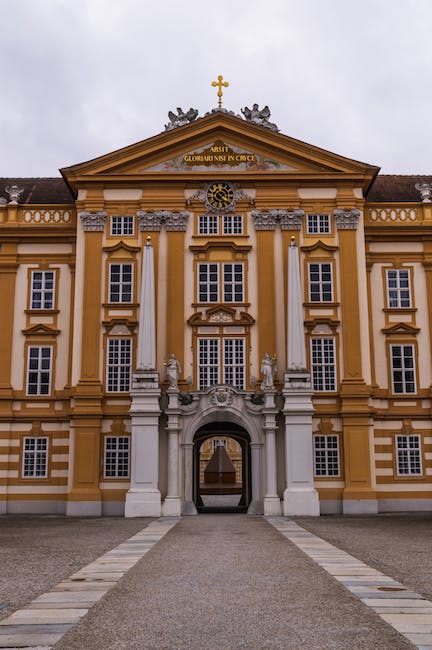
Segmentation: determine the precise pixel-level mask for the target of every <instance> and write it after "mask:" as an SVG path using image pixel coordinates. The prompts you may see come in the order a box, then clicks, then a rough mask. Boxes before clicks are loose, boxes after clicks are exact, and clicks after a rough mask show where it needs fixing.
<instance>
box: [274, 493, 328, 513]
mask: <svg viewBox="0 0 432 650" xmlns="http://www.w3.org/2000/svg"><path fill="white" fill-rule="evenodd" d="M283 514H284V517H291V516H296V517H319V514H320V505H319V497H318V492H317V491H316V490H315V489H314V488H309V489H306V490H299V489H290V488H287V489H286V490H285V492H284V500H283Z"/></svg>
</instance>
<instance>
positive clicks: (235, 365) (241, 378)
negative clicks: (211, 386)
mask: <svg viewBox="0 0 432 650" xmlns="http://www.w3.org/2000/svg"><path fill="white" fill-rule="evenodd" d="M223 344H224V358H223V365H224V367H223V377H224V380H223V381H224V384H228V385H229V386H234V387H235V388H239V389H243V388H244V387H245V341H244V339H224V340H223Z"/></svg>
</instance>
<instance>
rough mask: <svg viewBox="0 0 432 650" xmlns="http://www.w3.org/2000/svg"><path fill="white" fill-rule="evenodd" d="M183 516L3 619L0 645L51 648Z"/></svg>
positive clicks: (166, 520)
mask: <svg viewBox="0 0 432 650" xmlns="http://www.w3.org/2000/svg"><path fill="white" fill-rule="evenodd" d="M179 521H180V519H179V518H175V517H163V518H161V519H158V520H156V521H154V522H152V523H151V524H149V525H148V526H146V528H144V529H143V530H142V531H140V532H139V533H137V534H136V535H133V537H130V538H129V539H128V540H126V541H125V542H123V543H122V544H119V545H118V546H116V547H115V548H113V549H112V550H111V551H108V552H107V553H105V554H104V555H101V557H99V558H98V559H97V560H95V561H94V562H91V563H90V564H88V565H87V566H85V567H83V568H82V569H80V571H78V572H77V573H74V574H73V575H71V576H70V578H68V579H67V580H64V581H63V582H60V583H59V584H58V585H56V586H55V587H53V588H52V589H51V590H50V591H48V592H47V593H45V594H42V595H41V596H38V597H37V598H35V599H34V600H33V601H32V602H31V603H29V605H27V606H26V607H24V608H23V609H19V610H18V611H16V612H14V613H13V614H11V615H10V616H9V617H8V618H5V619H3V620H2V621H0V648H2V649H3V650H5V649H6V650H14V649H16V648H27V649H28V650H49V648H50V647H51V646H53V645H54V644H55V643H56V642H57V641H58V640H59V639H60V638H61V637H62V636H63V635H64V634H65V633H66V632H67V631H68V630H69V629H70V628H71V627H72V626H73V625H75V623H77V622H78V621H79V620H80V619H81V618H82V617H83V616H85V615H86V614H87V612H88V610H89V609H90V607H92V606H93V605H94V604H95V603H97V602H98V600H100V599H101V598H102V596H103V595H104V594H105V593H106V592H107V591H108V590H109V589H111V588H112V587H114V585H115V584H116V582H117V581H118V580H120V578H122V577H123V576H124V574H125V573H126V572H127V571H129V569H130V568H132V567H133V566H134V565H135V564H136V563H137V562H138V560H140V559H141V558H142V557H143V556H144V555H145V554H146V553H147V552H148V551H149V550H150V549H151V548H152V547H153V546H154V545H155V544H157V542H159V541H160V540H161V539H162V537H164V535H166V533H167V532H168V531H169V530H171V528H173V526H175V525H176V524H177V523H178V522H179Z"/></svg>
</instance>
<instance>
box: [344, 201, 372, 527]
mask: <svg viewBox="0 0 432 650" xmlns="http://www.w3.org/2000/svg"><path fill="white" fill-rule="evenodd" d="M334 216H335V222H336V227H337V229H338V236H339V260H340V273H339V275H340V282H341V296H340V302H341V314H342V337H343V360H344V377H343V378H342V382H341V390H340V395H341V412H342V422H343V447H344V459H345V463H344V466H345V489H344V492H343V512H344V514H357V513H366V514H375V513H376V512H377V511H378V502H377V500H376V492H375V490H374V489H373V486H372V473H371V463H370V444H369V418H370V408H369V396H370V387H368V386H367V385H366V383H365V381H364V379H363V372H362V355H363V354H367V353H368V351H367V350H362V344H361V335H360V327H361V321H360V305H359V299H358V295H359V291H358V283H359V279H358V276H359V268H358V262H357V246H358V243H357V237H363V233H362V232H361V233H358V232H357V227H358V224H359V218H360V210H358V209H356V208H353V209H341V208H337V209H336V210H335V211H334Z"/></svg>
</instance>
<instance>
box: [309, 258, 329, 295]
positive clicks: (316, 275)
mask: <svg viewBox="0 0 432 650" xmlns="http://www.w3.org/2000/svg"><path fill="white" fill-rule="evenodd" d="M309 300H310V301H311V302H332V300H333V288H332V268H331V264H329V263H316V264H315V263H314V264H309Z"/></svg>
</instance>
